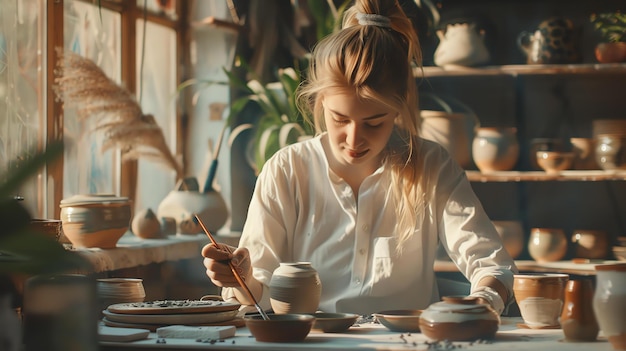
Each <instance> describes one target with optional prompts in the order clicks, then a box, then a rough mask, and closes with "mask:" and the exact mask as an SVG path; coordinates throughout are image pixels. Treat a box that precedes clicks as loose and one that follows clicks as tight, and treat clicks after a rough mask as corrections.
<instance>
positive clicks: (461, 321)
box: [419, 296, 500, 341]
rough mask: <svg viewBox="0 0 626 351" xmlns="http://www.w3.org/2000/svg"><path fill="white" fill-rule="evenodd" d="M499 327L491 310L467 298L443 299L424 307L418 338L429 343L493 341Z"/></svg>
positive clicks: (498, 318)
mask: <svg viewBox="0 0 626 351" xmlns="http://www.w3.org/2000/svg"><path fill="white" fill-rule="evenodd" d="M499 325H500V317H499V316H498V314H497V313H496V311H494V310H493V309H492V308H491V306H489V305H485V304H480V303H478V301H477V299H476V298H469V297H452V296H451V297H444V298H443V301H441V302H435V303H433V304H431V305H430V306H428V308H427V309H425V310H424V311H423V312H422V314H421V315H420V318H419V327H420V330H421V332H422V334H424V336H426V337H427V338H429V339H431V340H450V341H472V340H478V339H493V338H494V336H495V335H496V332H497V331H498V327H499Z"/></svg>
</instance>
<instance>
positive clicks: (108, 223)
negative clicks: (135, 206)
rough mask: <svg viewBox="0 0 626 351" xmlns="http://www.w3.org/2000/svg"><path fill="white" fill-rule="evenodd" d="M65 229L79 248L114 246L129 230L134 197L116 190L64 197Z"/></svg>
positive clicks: (73, 243) (63, 216)
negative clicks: (130, 199) (125, 195)
mask: <svg viewBox="0 0 626 351" xmlns="http://www.w3.org/2000/svg"><path fill="white" fill-rule="evenodd" d="M60 207H61V221H63V233H64V234H65V236H66V237H67V238H68V240H69V241H70V242H71V243H72V245H73V246H74V247H76V248H92V247H96V248H101V249H111V248H115V247H116V246H117V242H118V241H119V239H120V238H121V237H122V236H123V235H124V233H126V232H127V231H128V228H129V226H130V219H131V206H130V201H129V200H128V198H126V197H116V196H114V195H112V194H89V195H75V196H72V197H70V198H68V199H64V200H61V204H60Z"/></svg>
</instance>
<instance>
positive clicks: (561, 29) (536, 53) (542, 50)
mask: <svg viewBox="0 0 626 351" xmlns="http://www.w3.org/2000/svg"><path fill="white" fill-rule="evenodd" d="M517 45H518V46H519V48H520V49H521V50H522V51H523V52H524V53H525V54H526V56H527V60H526V63H528V64H563V63H575V62H578V61H580V54H579V53H578V47H577V46H578V43H577V42H576V31H575V29H574V25H573V23H572V21H571V20H569V19H567V18H562V17H551V18H548V19H546V20H545V21H543V22H541V23H540V24H539V26H538V27H537V29H536V30H534V31H532V32H527V31H523V32H521V33H520V34H519V35H518V37H517Z"/></svg>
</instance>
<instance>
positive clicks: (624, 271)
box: [593, 263, 626, 350]
mask: <svg viewBox="0 0 626 351" xmlns="http://www.w3.org/2000/svg"><path fill="white" fill-rule="evenodd" d="M593 310H594V313H595V316H596V319H597V320H598V325H599V326H600V330H602V333H603V334H604V336H606V337H607V338H608V339H609V342H610V343H611V345H612V346H613V349H615V350H626V318H624V316H626V263H616V264H599V265H596V291H595V293H594V296H593Z"/></svg>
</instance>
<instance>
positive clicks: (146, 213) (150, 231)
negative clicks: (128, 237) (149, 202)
mask: <svg viewBox="0 0 626 351" xmlns="http://www.w3.org/2000/svg"><path fill="white" fill-rule="evenodd" d="M131 230H132V232H133V234H135V235H137V236H138V237H140V238H142V239H159V238H164V237H165V235H164V234H163V232H162V231H161V222H160V221H159V219H158V218H157V216H156V214H155V213H154V212H153V211H152V209H150V208H146V209H143V210H141V211H139V212H137V213H135V215H134V216H133V221H132V223H131Z"/></svg>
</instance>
